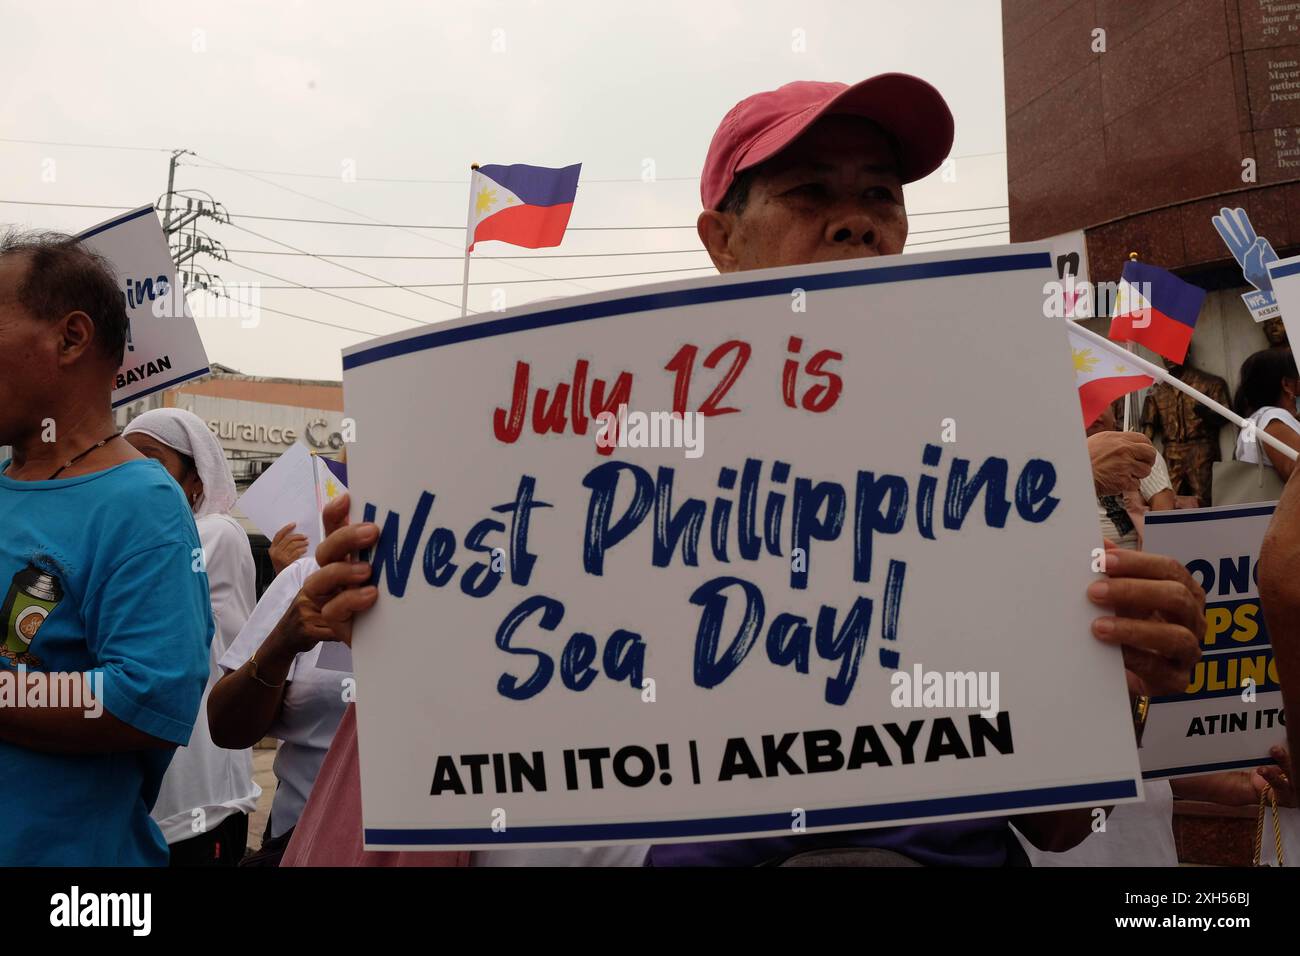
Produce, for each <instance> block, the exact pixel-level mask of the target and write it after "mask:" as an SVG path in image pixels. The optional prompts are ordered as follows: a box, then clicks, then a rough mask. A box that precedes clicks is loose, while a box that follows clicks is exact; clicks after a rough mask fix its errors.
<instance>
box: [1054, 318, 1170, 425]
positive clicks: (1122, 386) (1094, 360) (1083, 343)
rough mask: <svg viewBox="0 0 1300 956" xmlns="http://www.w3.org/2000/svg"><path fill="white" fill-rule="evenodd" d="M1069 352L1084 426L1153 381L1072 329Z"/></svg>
mask: <svg viewBox="0 0 1300 956" xmlns="http://www.w3.org/2000/svg"><path fill="white" fill-rule="evenodd" d="M1069 337H1070V352H1071V353H1072V355H1073V356H1074V382H1075V384H1076V385H1077V386H1078V388H1079V404H1080V405H1082V406H1083V427H1084V428H1087V427H1088V426H1089V425H1091V424H1092V423H1093V422H1095V421H1096V420H1097V417H1098V416H1099V415H1100V414H1101V413H1102V412H1103V411H1105V409H1106V406H1107V405H1109V404H1110V403H1111V402H1113V401H1115V399H1117V398H1119V397H1120V396H1121V395H1127V394H1128V393H1129V392H1136V391H1137V390H1138V389H1139V388H1146V387H1147V386H1148V385H1150V384H1152V383H1153V382H1154V381H1155V379H1153V378H1152V377H1151V376H1150V375H1147V374H1145V373H1143V372H1142V371H1141V370H1139V369H1137V368H1135V367H1134V366H1133V365H1131V364H1129V363H1127V362H1125V361H1124V360H1123V359H1122V358H1120V357H1119V356H1118V355H1113V354H1111V353H1110V352H1108V351H1106V350H1105V349H1104V348H1101V347H1099V346H1096V345H1093V344H1092V343H1091V342H1089V341H1088V340H1087V339H1086V338H1084V337H1083V336H1082V335H1080V334H1079V333H1078V332H1076V331H1074V329H1070V330H1069Z"/></svg>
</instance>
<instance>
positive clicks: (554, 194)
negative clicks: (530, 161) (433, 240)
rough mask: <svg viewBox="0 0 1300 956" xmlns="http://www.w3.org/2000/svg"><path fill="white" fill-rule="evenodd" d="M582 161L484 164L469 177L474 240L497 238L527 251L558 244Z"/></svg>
mask: <svg viewBox="0 0 1300 956" xmlns="http://www.w3.org/2000/svg"><path fill="white" fill-rule="evenodd" d="M581 170H582V163H575V164H574V165H572V166H565V167H564V168H563V169H548V168H546V167H545V166H525V165H523V164H520V163H516V164H515V165H514V166H480V167H479V168H478V169H476V170H474V175H473V176H472V177H471V180H470V203H471V205H470V240H469V248H470V251H471V252H472V251H473V249H474V244H475V243H476V242H482V241H483V240H484V239H497V240H499V241H501V242H508V243H510V244H511V245H516V246H524V247H525V248H528V249H543V248H546V247H548V246H558V245H559V244H560V240H562V239H563V238H564V230H565V227H566V226H568V224H569V213H570V212H572V211H573V199H574V197H575V196H576V195H577V194H578V173H579V172H581Z"/></svg>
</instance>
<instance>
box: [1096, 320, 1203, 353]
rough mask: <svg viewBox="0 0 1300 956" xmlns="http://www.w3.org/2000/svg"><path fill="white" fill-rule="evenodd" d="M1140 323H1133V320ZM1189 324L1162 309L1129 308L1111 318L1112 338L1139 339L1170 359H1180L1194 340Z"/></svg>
mask: <svg viewBox="0 0 1300 956" xmlns="http://www.w3.org/2000/svg"><path fill="white" fill-rule="evenodd" d="M1135 320H1136V321H1137V322H1138V323H1140V324H1136V325H1135V324H1134V321H1135ZM1193 331H1195V330H1194V329H1193V328H1192V327H1191V326H1190V325H1185V324H1184V323H1182V322H1179V321H1178V320H1177V319H1172V318H1170V317H1169V316H1167V315H1165V314H1164V313H1163V312H1160V311H1157V310H1156V309H1150V310H1149V311H1146V312H1128V313H1125V314H1124V315H1117V316H1115V317H1114V318H1113V319H1111V321H1110V338H1111V340H1112V341H1114V342H1136V343H1137V344H1138V345H1145V346H1146V347H1147V348H1149V349H1150V350H1151V351H1152V352H1156V353H1157V354H1159V355H1163V356H1164V357H1165V358H1167V359H1169V361H1171V362H1179V363H1181V362H1182V361H1183V360H1184V359H1185V358H1187V347H1188V346H1189V345H1191V343H1192V332H1193Z"/></svg>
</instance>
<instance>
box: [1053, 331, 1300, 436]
mask: <svg viewBox="0 0 1300 956" xmlns="http://www.w3.org/2000/svg"><path fill="white" fill-rule="evenodd" d="M1066 321H1067V322H1069V319H1067V320H1066ZM1070 327H1071V331H1073V332H1074V333H1075V334H1077V335H1079V336H1081V337H1083V338H1085V339H1088V340H1089V341H1090V342H1092V343H1093V344H1094V345H1096V346H1098V347H1100V348H1103V349H1105V350H1106V351H1108V352H1110V354H1111V355H1116V356H1122V357H1123V358H1124V359H1125V360H1127V361H1130V362H1132V363H1133V364H1134V365H1136V366H1137V367H1138V368H1140V369H1141V370H1142V371H1143V372H1145V373H1146V374H1147V375H1150V376H1151V377H1152V378H1154V379H1155V380H1156V381H1157V382H1164V383H1165V384H1166V385H1169V386H1171V387H1173V388H1176V389H1178V391H1180V392H1182V393H1183V394H1184V395H1187V396H1188V397H1190V398H1193V399H1195V400H1196V401H1198V402H1200V403H1201V404H1202V405H1204V406H1205V407H1206V408H1209V409H1212V410H1213V411H1215V412H1218V413H1219V414H1220V415H1222V416H1223V417H1224V418H1226V419H1227V420H1228V421H1230V422H1232V423H1233V424H1234V425H1236V426H1237V427H1238V428H1241V429H1245V430H1250V428H1251V425H1250V422H1248V421H1246V419H1244V418H1242V417H1241V416H1240V415H1238V414H1237V413H1236V412H1234V411H1233V410H1232V409H1230V408H1228V407H1227V406H1226V405H1220V404H1219V403H1218V402H1216V401H1215V400H1214V399H1212V398H1210V396H1208V395H1206V394H1204V393H1203V392H1198V391H1197V390H1196V389H1194V388H1192V386H1190V385H1188V384H1187V383H1186V382H1184V381H1181V380H1180V379H1177V378H1175V377H1174V376H1173V375H1170V374H1169V372H1167V371H1166V370H1165V369H1163V368H1161V367H1160V366H1158V365H1156V364H1155V363H1154V362H1148V361H1147V360H1146V359H1144V358H1143V357H1142V356H1140V355H1138V354H1136V353H1130V352H1128V351H1126V350H1125V349H1124V348H1123V347H1121V346H1120V345H1119V344H1118V343H1115V342H1112V341H1111V340H1110V339H1108V338H1106V336H1104V335H1098V334H1097V333H1096V332H1094V331H1092V329H1089V328H1087V327H1085V326H1083V325H1080V324H1079V323H1078V322H1070ZM1129 394H1132V393H1131V392H1130V393H1129ZM1254 435H1255V437H1257V438H1258V439H1259V440H1260V441H1262V442H1264V444H1266V445H1269V446H1271V447H1272V448H1273V450H1274V451H1277V452H1280V453H1281V454H1283V455H1285V456H1286V457H1287V458H1290V459H1291V460H1292V461H1296V460H1297V457H1300V456H1297V453H1296V450H1295V449H1294V448H1292V447H1291V446H1290V445H1287V444H1285V443H1283V442H1281V441H1279V440H1278V439H1276V438H1274V437H1273V436H1272V435H1270V434H1269V433H1268V432H1266V431H1264V430H1263V429H1255V430H1254Z"/></svg>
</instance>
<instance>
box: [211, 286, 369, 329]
mask: <svg viewBox="0 0 1300 956" xmlns="http://www.w3.org/2000/svg"><path fill="white" fill-rule="evenodd" d="M204 291H207V292H208V293H209V294H211V295H214V296H220V297H221V298H223V299H229V300H230V301H231V302H238V303H240V304H241V305H246V306H248V307H249V308H252V309H259V310H261V311H263V312H271V313H274V314H275V315H283V316H285V317H286V318H290V319H299V320H301V321H303V322H310V323H312V324H313V325H325V326H328V327H329V328H331V329H342V330H343V331H344V332H356V333H357V334H358V335H368V336H370V337H371V338H374V337H376V336H379V335H384V334H386V333H384V332H367V331H366V330H365V329H354V328H352V326H350V325H335V324H334V323H333V322H326V321H324V320H322V319H310V318H308V317H307V316H305V315H296V314H294V313H293V312H282V311H280V310H279V309H273V308H271V307H270V306H269V305H262V304H260V303H257V304H254V303H252V302H248V301H246V300H244V299H241V298H239V297H238V296H234V295H230V294H229V293H227V292H218V291H216V290H214V289H208V290H204Z"/></svg>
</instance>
